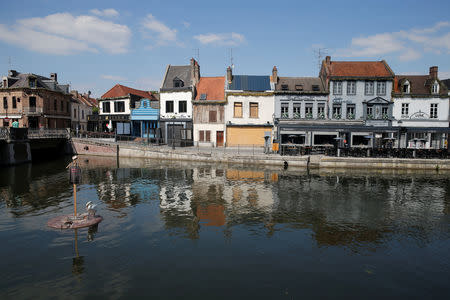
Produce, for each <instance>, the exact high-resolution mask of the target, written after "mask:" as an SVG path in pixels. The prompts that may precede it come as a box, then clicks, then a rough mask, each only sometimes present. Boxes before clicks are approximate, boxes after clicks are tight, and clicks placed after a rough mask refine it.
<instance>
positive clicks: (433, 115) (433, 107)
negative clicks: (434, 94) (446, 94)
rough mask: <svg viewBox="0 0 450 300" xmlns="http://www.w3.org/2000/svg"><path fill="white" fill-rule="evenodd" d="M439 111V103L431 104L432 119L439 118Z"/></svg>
mask: <svg viewBox="0 0 450 300" xmlns="http://www.w3.org/2000/svg"><path fill="white" fill-rule="evenodd" d="M437 110H438V105H437V103H431V104H430V118H431V119H437V117H438V114H437Z"/></svg>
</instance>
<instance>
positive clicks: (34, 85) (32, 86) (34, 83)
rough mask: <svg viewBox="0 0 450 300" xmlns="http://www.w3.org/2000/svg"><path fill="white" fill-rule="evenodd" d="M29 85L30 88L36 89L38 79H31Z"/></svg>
mask: <svg viewBox="0 0 450 300" xmlns="http://www.w3.org/2000/svg"><path fill="white" fill-rule="evenodd" d="M29 84H30V88H35V87H36V79H34V78H30V81H29Z"/></svg>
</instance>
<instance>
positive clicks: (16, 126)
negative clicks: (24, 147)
mask: <svg viewBox="0 0 450 300" xmlns="http://www.w3.org/2000/svg"><path fill="white" fill-rule="evenodd" d="M12 127H13V128H19V121H17V119H15V120H14V122H12Z"/></svg>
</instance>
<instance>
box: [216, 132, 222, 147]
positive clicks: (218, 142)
mask: <svg viewBox="0 0 450 300" xmlns="http://www.w3.org/2000/svg"><path fill="white" fill-rule="evenodd" d="M216 146H217V147H223V131H217V133H216Z"/></svg>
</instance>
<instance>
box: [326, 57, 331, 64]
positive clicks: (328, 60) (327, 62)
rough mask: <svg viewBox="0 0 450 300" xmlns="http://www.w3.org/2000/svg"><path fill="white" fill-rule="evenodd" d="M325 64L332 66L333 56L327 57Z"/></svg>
mask: <svg viewBox="0 0 450 300" xmlns="http://www.w3.org/2000/svg"><path fill="white" fill-rule="evenodd" d="M325 64H326V65H327V66H329V65H330V64H331V56H326V57H325Z"/></svg>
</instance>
